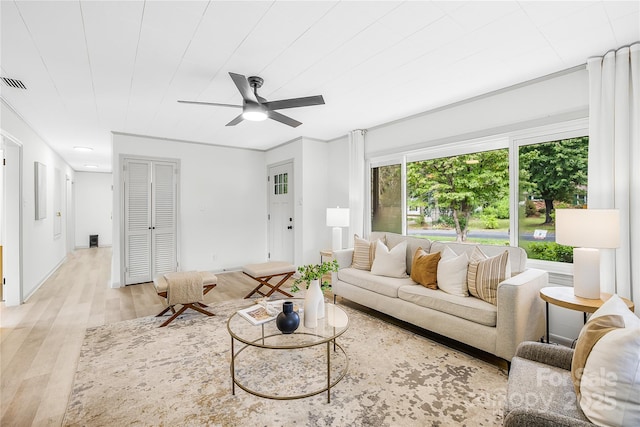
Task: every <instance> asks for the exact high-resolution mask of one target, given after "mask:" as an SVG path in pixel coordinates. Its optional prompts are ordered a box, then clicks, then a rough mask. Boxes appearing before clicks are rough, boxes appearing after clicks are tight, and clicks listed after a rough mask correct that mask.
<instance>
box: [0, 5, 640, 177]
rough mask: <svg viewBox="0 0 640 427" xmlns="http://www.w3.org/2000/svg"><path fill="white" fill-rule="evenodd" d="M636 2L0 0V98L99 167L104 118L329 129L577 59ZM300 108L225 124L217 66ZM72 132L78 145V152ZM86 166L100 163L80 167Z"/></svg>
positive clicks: (73, 155) (195, 131)
mask: <svg viewBox="0 0 640 427" xmlns="http://www.w3.org/2000/svg"><path fill="white" fill-rule="evenodd" d="M639 4H640V2H639V1H590V2H587V1H568V2H558V1H554V2H538V1H536V2H533V1H520V2H516V1H502V2H484V1H469V2H450V1H446V2H443V1H407V2H399V1H398V2H392V1H371V2H363V1H342V2H336V1H318V2H311V1H286V2H285V1H276V2H270V1H257V2H247V1H233V2H218V1H211V2H207V1H190V2H186V1H146V2H142V1H43V2H36V1H5V0H2V3H1V15H2V16H1V24H2V50H1V57H0V59H1V60H0V66H1V72H2V76H3V77H10V78H15V79H20V80H22V81H23V82H24V84H25V85H26V86H27V90H26V91H25V90H21V89H14V88H10V87H7V86H5V85H4V84H2V85H0V96H2V98H3V99H4V100H5V101H6V102H7V103H8V104H9V105H11V106H12V107H13V109H15V110H16V111H17V112H18V113H19V114H20V115H21V116H22V117H23V118H24V119H25V120H26V121H27V122H28V123H29V124H30V125H31V126H32V127H33V128H34V129H35V130H36V131H37V132H38V133H39V135H40V136H41V137H42V138H43V139H44V140H45V141H46V142H47V143H49V144H50V145H51V147H53V149H54V150H56V151H57V152H58V153H59V154H60V155H61V156H62V157H63V158H64V159H65V160H66V161H67V162H69V164H70V165H71V166H72V167H73V168H74V169H76V170H88V169H87V168H86V167H85V165H86V164H94V165H97V166H98V169H97V170H99V171H110V170H111V135H110V132H111V131H116V132H125V133H132V134H140V135H150V136H157V137H164V138H174V139H180V140H187V141H197V142H202V143H210V144H222V145H229V146H234V147H244V148H254V149H268V148H270V147H273V146H275V145H278V144H281V143H283V142H285V141H289V140H291V139H294V138H296V137H299V136H306V137H311V138H317V139H322V140H330V139H333V138H337V137H340V136H342V135H345V134H346V133H347V132H348V131H349V130H352V129H358V128H370V127H373V126H375V125H379V124H382V123H385V122H389V121H392V120H395V119H398V118H402V117H406V116H409V115H412V114H416V113H419V112H423V111H426V110H429V109H432V108H435V107H439V106H443V105H447V104H450V103H452V102H456V101H459V100H462V99H466V98H469V97H472V96H475V95H480V94H483V93H487V92H490V91H492V90H496V89H499V88H502V87H506V86H509V85H512V84H516V83H520V82H523V81H526V80H530V79H532V78H536V77H540V76H543V75H546V74H549V73H553V72H556V71H560V70H564V69H567V68H570V67H573V66H576V65H580V64H584V63H585V62H586V59H587V58H588V57H589V56H594V55H602V54H604V53H605V52H606V51H607V50H610V49H614V48H617V47H620V46H622V45H625V44H629V43H632V42H635V41H638V40H640V16H639V10H640V7H639ZM229 71H231V72H235V73H239V74H243V75H245V76H250V75H258V76H261V77H263V78H264V79H265V83H264V86H263V87H262V89H260V90H259V93H260V95H261V96H263V97H265V98H267V99H268V100H276V99H283V98H293V97H301V96H309V95H317V94H322V95H323V96H324V99H325V101H326V105H322V106H314V107H305V108H295V109H290V110H284V111H283V113H285V114H287V115H289V116H291V117H293V118H294V119H297V120H299V121H301V122H303V125H301V126H299V127H298V128H295V129H294V128H290V127H288V126H285V125H283V124H280V123H277V122H275V121H272V120H267V121H264V122H246V121H245V122H242V123H240V124H239V125H237V126H235V127H225V124H226V123H227V122H229V121H230V120H231V119H233V118H234V117H235V116H236V115H237V114H238V110H236V109H232V108H224V107H212V106H199V105H188V104H179V103H177V102H176V100H178V99H187V100H197V101H209V102H221V103H231V104H239V103H241V101H242V99H241V97H240V94H239V93H238V91H237V89H236V88H235V86H234V84H233V82H232V80H231V78H230V77H229V74H228V72H229ZM74 146H87V147H92V148H93V149H94V151H93V152H91V153H80V152H77V151H75V150H73V147H74ZM92 170H96V169H92Z"/></svg>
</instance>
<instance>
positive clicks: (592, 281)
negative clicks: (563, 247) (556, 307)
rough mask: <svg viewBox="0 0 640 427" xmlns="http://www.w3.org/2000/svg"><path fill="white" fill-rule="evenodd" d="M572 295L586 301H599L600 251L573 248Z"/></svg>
mask: <svg viewBox="0 0 640 427" xmlns="http://www.w3.org/2000/svg"><path fill="white" fill-rule="evenodd" d="M573 294H574V295H575V296H577V297H581V298H587V299H600V251H599V250H598V249H590V248H573Z"/></svg>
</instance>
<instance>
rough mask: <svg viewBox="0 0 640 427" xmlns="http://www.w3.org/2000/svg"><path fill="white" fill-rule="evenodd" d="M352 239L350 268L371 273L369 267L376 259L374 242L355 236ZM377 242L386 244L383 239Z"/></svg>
mask: <svg viewBox="0 0 640 427" xmlns="http://www.w3.org/2000/svg"><path fill="white" fill-rule="evenodd" d="M353 237H354V244H353V259H352V260H351V267H353V268H357V269H358V270H367V271H371V265H372V264H373V260H374V259H375V257H376V242H370V241H368V240H366V239H363V238H361V237H359V236H358V235H357V234H355V235H354V236H353ZM378 240H380V241H382V242H383V243H386V242H385V240H386V239H384V238H383V239H378ZM376 241H377V240H376Z"/></svg>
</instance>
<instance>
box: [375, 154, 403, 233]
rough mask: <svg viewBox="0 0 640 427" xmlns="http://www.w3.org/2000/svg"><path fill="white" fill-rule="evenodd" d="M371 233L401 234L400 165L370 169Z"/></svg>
mask: <svg viewBox="0 0 640 427" xmlns="http://www.w3.org/2000/svg"><path fill="white" fill-rule="evenodd" d="M371 231H389V232H392V233H398V234H400V233H402V173H401V169H400V165H390V166H380V167H375V168H372V169H371Z"/></svg>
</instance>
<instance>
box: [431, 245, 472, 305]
mask: <svg viewBox="0 0 640 427" xmlns="http://www.w3.org/2000/svg"><path fill="white" fill-rule="evenodd" d="M436 253H441V254H442V258H441V259H440V263H438V273H437V274H438V288H440V289H442V290H443V291H445V292H446V293H448V294H451V295H457V296H460V297H468V296H469V290H468V287H467V265H468V264H469V259H468V258H467V254H465V253H461V254H460V255H456V254H455V252H453V251H452V250H451V249H449V248H448V247H445V248H444V250H443V251H442V252H436Z"/></svg>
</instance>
